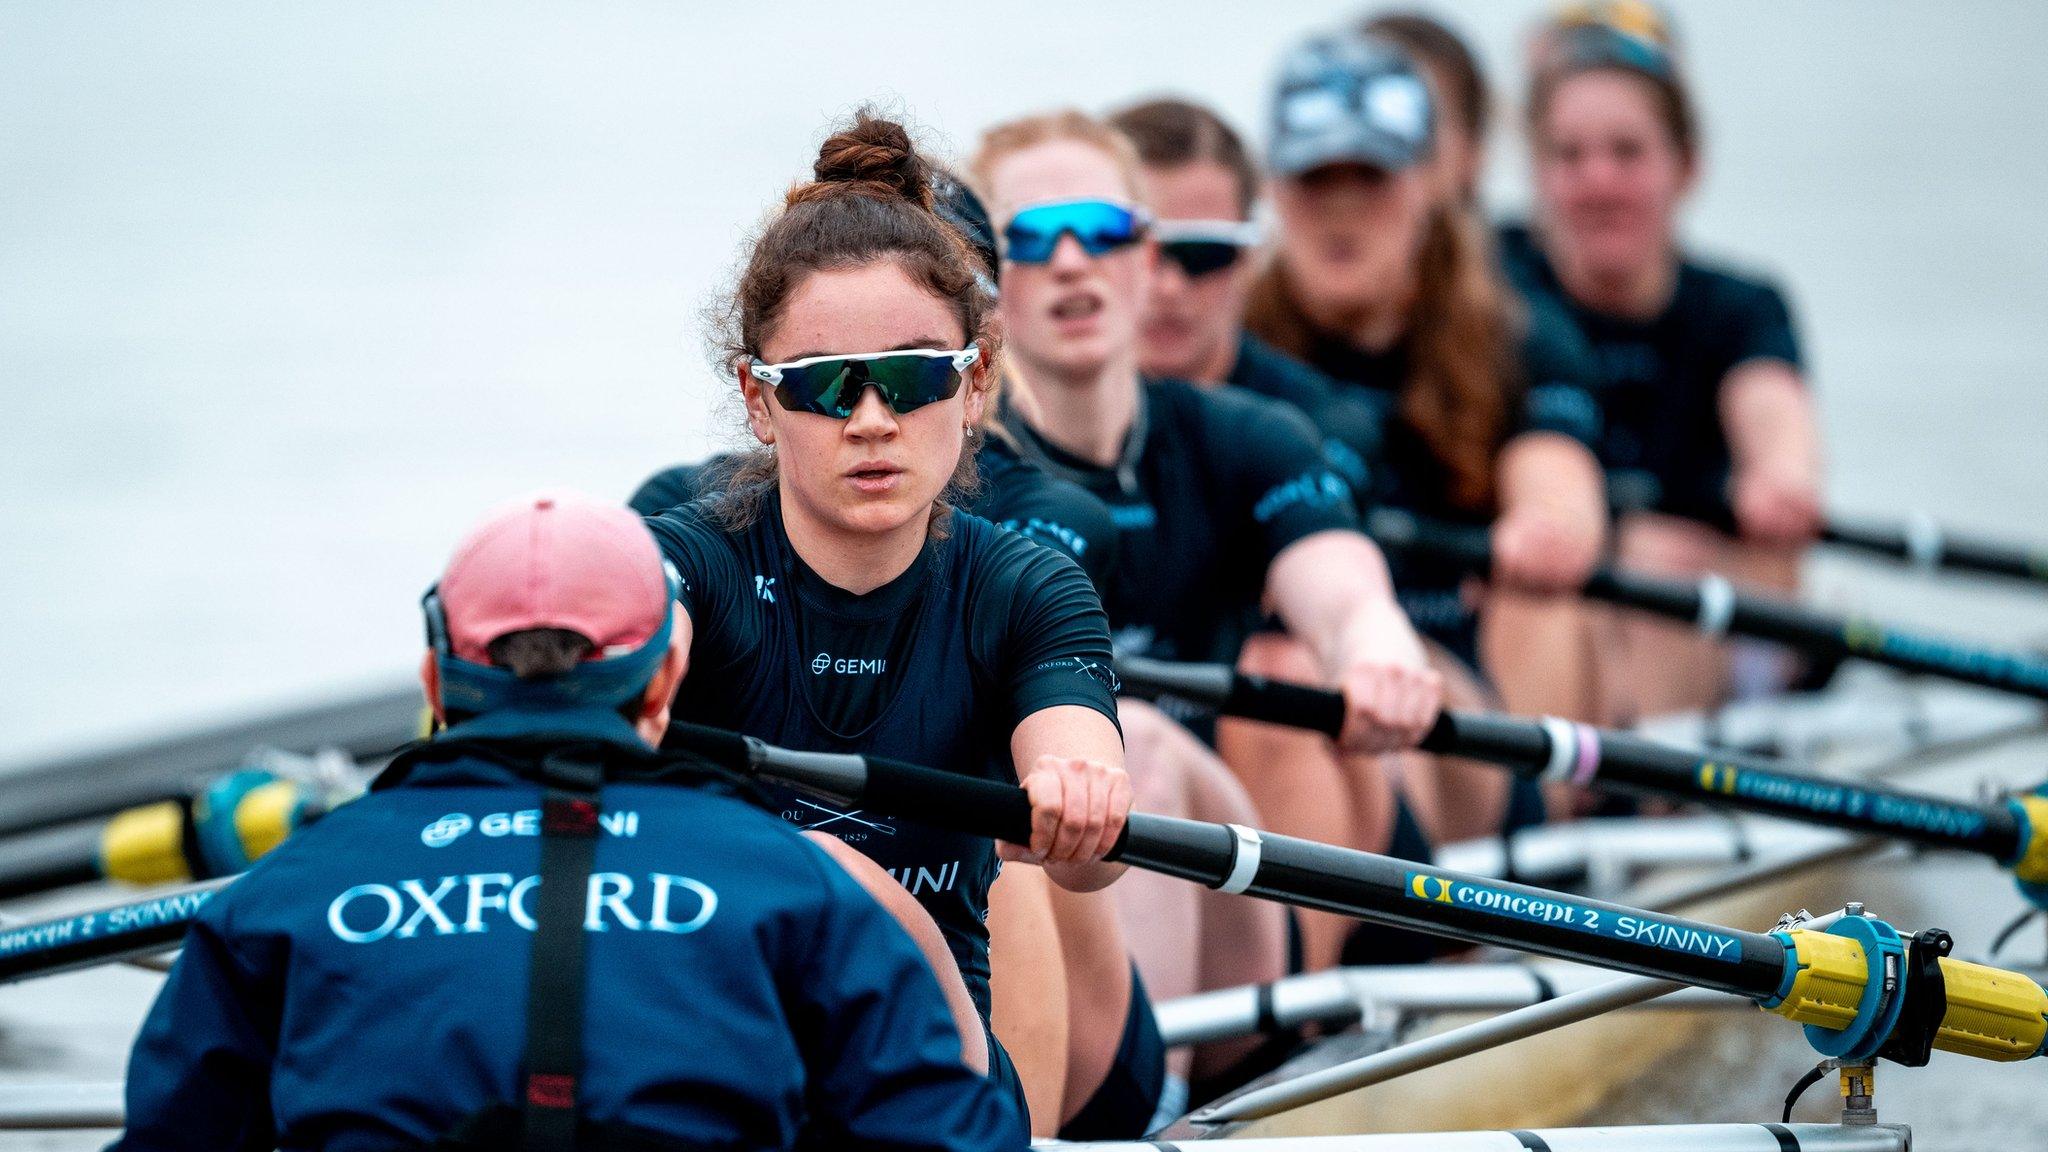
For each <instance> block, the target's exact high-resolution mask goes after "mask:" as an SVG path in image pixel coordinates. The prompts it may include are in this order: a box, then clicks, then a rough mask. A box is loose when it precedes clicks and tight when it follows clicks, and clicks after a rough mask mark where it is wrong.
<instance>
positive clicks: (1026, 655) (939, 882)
mask: <svg viewBox="0 0 2048 1152" xmlns="http://www.w3.org/2000/svg"><path fill="white" fill-rule="evenodd" d="M718 499H720V498H719V497H708V498H705V499H701V500H698V501H696V502H693V503H690V504H684V505H681V506H678V507H674V508H670V509H668V510H667V511H665V512H663V513H662V514H661V515H659V516H656V517H653V518H651V519H650V520H648V521H647V525H648V527H649V528H650V529H651V530H652V531H653V533H654V536H655V539H656V540H657V541H658V542H659V543H660V545H661V549H662V553H663V555H664V556H666V557H667V558H668V559H669V560H670V561H671V562H673V563H674V564H675V565H676V567H677V569H678V570H679V571H680V572H681V574H682V577H683V591H682V601H683V606H684V608H685V610H686V611H687V612H688V613H689V617H690V624H691V629H692V637H691V643H690V668H689V672H688V674H687V676H686V677H685V679H684V682H683V684H682V686H681V688H680V689H679V690H678V692H677V694H676V705H675V715H676V718H677V719H679V720H686V721H694V722H697V723H703V724H711V725H716V726H719V727H724V728H731V729H735V730H737V731H740V732H744V733H747V734H749V735H752V736H757V737H759V738H761V739H763V740H767V741H769V742H771V743H775V744H780V745H784V746H786V747H791V748H802V749H808V750H816V751H827V752H862V753H867V754H872V755H880V756H889V757H893V758H896V759H899V760H905V761H908V762H910V763H913V764H923V765H929V766H931V767H935V768H942V769H946V770H948V771H954V772H960V773H965V774H968V775H973V776H978V777H981V778H984V779H990V780H999V781H1002V782H1004V783H1015V782H1016V780H1017V771H1016V766H1015V764H1014V763H1013V762H1012V760H1011V756H1010V737H1011V734H1012V733H1013V732H1014V731H1015V730H1016V727H1017V725H1018V723H1019V722H1021V721H1022V720H1023V719H1024V718H1025V717H1026V716H1029V715H1031V714H1033V713H1035V712H1038V711H1041V710H1043V709H1046V708H1051V707H1056V706H1059V705H1078V706H1080V707H1084V708H1092V709H1094V710H1095V711H1097V712H1100V713H1101V714H1102V715H1104V716H1107V717H1109V719H1110V721H1111V722H1112V723H1114V722H1115V721H1116V698H1115V683H1116V680H1115V676H1114V674H1113V673H1112V672H1111V670H1110V647H1109V630H1108V625H1107V623H1106V621H1105V620H1104V617H1103V612H1102V605H1101V601H1100V600H1099V598H1098V597H1097V596H1096V593H1095V589H1094V587H1093V586H1092V585H1091V584H1090V583H1089V581H1088V578H1087V576H1085V575H1084V574H1083V573H1082V572H1081V569H1080V568H1079V567H1078V566H1076V565H1075V564H1074V562H1073V561H1072V560H1070V559H1068V558H1067V557H1066V556H1065V555H1062V554H1061V553H1060V552H1058V551H1055V550H1054V549H1052V548H1048V547H1044V546H1042V545H1039V544H1036V543H1033V542H1032V541H1031V540H1028V539H1026V538H1025V537H1024V536H1022V535H1021V534H1019V533H1016V532H1010V531H1006V530H1004V529H1001V528H998V527H996V526H995V525H993V524H991V523H989V522H988V521H986V520H982V519H980V518H978V517H975V516H970V515H968V514H967V513H965V512H961V511H958V510H955V511H952V512H949V513H947V514H946V519H945V522H944V526H945V529H946V531H945V533H944V534H943V535H937V534H935V535H934V536H933V537H932V538H931V539H930V540H928V541H927V542H926V545H925V547H924V549H923V551H922V552H920V553H919V555H918V557H917V559H916V560H915V561H914V562H913V563H912V564H911V566H910V567H909V568H908V569H907V570H905V571H904V572H903V574H902V575H900V576H898V577H896V578H895V579H894V580H891V581H889V582H888V583H887V584H884V585H882V586H881V587H879V588H876V589H874V590H872V591H870V592H867V593H865V594H860V595H856V594H854V593H851V592H848V591H846V590H844V589H841V588H837V587H834V586H833V585H831V584H829V583H827V582H826V581H825V580H824V579H823V578H822V577H820V576H818V575H817V574H816V573H815V572H813V571H811V569H810V567H809V566H808V565H806V564H805V563H804V562H803V560H802V559H801V558H800V557H798V556H797V555H796V552H795V551H794V550H793V549H792V548H791V547H790V545H789V538H788V535H787V534H786V532H785V530H784V528H783V524H782V514H781V508H780V505H779V503H778V502H777V501H776V500H774V499H772V498H770V499H767V500H764V501H763V502H762V511H761V513H760V515H759V517H758V519H756V520H755V522H754V523H753V524H751V525H750V526H748V527H746V528H743V529H738V530H728V529H724V528H721V527H719V526H718V525H717V523H716V521H715V519H714V518H713V514H712V509H713V506H714V502H715V501H716V500H718ZM771 791H772V794H773V795H774V796H775V798H776V800H777V801H778V802H779V804H780V810H781V812H782V814H783V816H784V817H785V818H787V819H789V820H790V821H792V822H793V823H796V824H798V825H801V826H802V827H804V828H806V829H816V830H819V831H825V832H830V833H833V834H834V835H836V836H838V837H839V838H840V839H841V840H844V841H845V842H847V843H848V844H850V845H851V846H853V847H854V848H856V849H858V850H859V851H861V852H862V853H863V854H865V855H867V856H868V857H869V858H871V859H873V860H874V861H875V862H876V863H877V864H879V865H881V866H882V867H883V868H885V869H887V870H888V872H889V874H890V875H891V876H893V877H894V878H895V879H896V880H897V881H898V882H899V883H901V884H902V885H903V887H904V889H905V890H907V891H908V892H909V893H910V894H911V896H912V897H914V898H915V899H916V900H917V902H918V903H919V904H920V905H921V906H923V908H924V909H925V911H926V912H928V913H929V914H930V915H931V917H932V919H933V921H934V922H935V923H936V924H937V925H938V928H939V932H940V935H941V936H942V937H944V939H945V941H946V947H947V949H948V950H949V951H950V952H951V953H952V955H953V959H954V961H955V963H957V964H958V965H959V968H960V975H961V977H962V979H963V980H964V981H965V982H966V985H967V991H968V994H969V996H970V997H971V998H972V999H973V1001H974V1005H975V1008H976V1009H977V1010H978V1011H979V1012H980V1014H981V1017H982V1022H983V1024H984V1026H986V1025H987V1022H988V1015H989V962H988V928H987V925H986V923H985V921H986V918H987V916H988V891H989V886H990V885H991V884H992V883H994V881H995V878H996V871H997V867H998V864H997V859H996V853H995V846H994V844H993V843H992V842H990V841H988V840H985V839H981V838H979V837H974V836H966V835H962V834H959V833H955V832H951V831H947V830H945V829H940V828H934V827H931V826H928V825H924V824H920V823H918V822H916V821H913V820H908V819H897V818H892V817H889V816H886V815H882V814H879V813H874V812H867V811H863V810H860V809H852V810H847V809H842V808H839V807H835V806H832V805H827V804H824V803H821V802H819V801H817V800H814V799H812V798H810V797H807V796H804V795H802V794H800V793H798V792H795V791H793V790H788V789H780V790H771ZM1133 1003H1134V1004H1141V1003H1142V1001H1141V1000H1140V999H1138V997H1137V996H1136V995H1135V991H1134V999H1133ZM1143 1011H1144V1012H1145V1014H1146V1021H1147V1023H1148V1024H1149V1018H1150V1008H1149V1006H1146V1007H1144V1008H1143ZM990 1058H991V1075H992V1076H994V1077H996V1078H998V1079H1004V1080H1006V1081H1007V1083H1008V1085H1009V1086H1010V1087H1011V1089H1012V1090H1013V1091H1017V1092H1020V1093H1021V1087H1020V1086H1019V1085H1017V1084H1016V1081H1015V1071H1014V1069H1013V1068H1011V1067H1010V1065H1009V1061H1008V1058H1007V1056H1006V1055H1005V1054H1004V1053H1002V1051H1001V1047H1000V1045H998V1044H996V1043H995V1042H994V1037H993V1035H992V1034H991V1036H990ZM1159 1059H1160V1058H1159V1057H1158V1056H1157V1055H1156V1054H1155V1055H1154V1057H1153V1059H1152V1061H1151V1062H1152V1063H1153V1064H1157V1063H1158V1061H1159ZM1140 1071H1144V1070H1143V1069H1141V1070H1140ZM1162 1074H1163V1073H1162ZM1150 1085H1151V1089H1152V1091H1153V1096H1152V1099H1151V1100H1150V1101H1149V1102H1145V1101H1140V1102H1138V1104H1137V1105H1135V1107H1138V1108H1139V1109H1140V1110H1143V1111H1145V1112H1146V1114H1147V1116H1149V1111H1150V1108H1151V1106H1152V1105H1153V1104H1156V1103H1157V1095H1156V1092H1157V1086H1156V1085H1157V1082H1156V1078H1155V1079H1153V1080H1152V1081H1150ZM1134 1134H1135V1133H1131V1132H1118V1133H1114V1135H1118V1136H1125V1135H1134Z"/></svg>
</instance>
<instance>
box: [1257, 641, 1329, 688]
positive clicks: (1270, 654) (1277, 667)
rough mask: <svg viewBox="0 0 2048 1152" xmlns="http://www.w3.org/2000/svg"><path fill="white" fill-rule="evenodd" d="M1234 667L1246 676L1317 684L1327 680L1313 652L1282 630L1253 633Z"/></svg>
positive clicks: (1320, 663)
mask: <svg viewBox="0 0 2048 1152" xmlns="http://www.w3.org/2000/svg"><path fill="white" fill-rule="evenodd" d="M1237 668H1238V671H1240V672H1244V673H1247V674H1249V675H1253V676H1264V677H1266V678H1267V679H1269V680H1286V681H1291V682H1293V683H1296V684H1320V683H1322V682H1323V681H1324V680H1326V679H1328V675H1327V674H1326V673H1325V672H1324V671H1323V666H1322V662H1321V661H1320V660H1318V659H1317V658H1316V654H1315V651H1314V650H1313V649H1311V648H1310V647H1309V646H1308V645H1307V644H1306V643H1304V642H1302V641H1300V640H1297V639H1295V638H1294V637H1292V636H1289V635H1287V634H1286V633H1284V632H1255V633H1253V634H1252V635H1251V636H1250V637H1249V638H1247V639H1246V640H1245V642H1244V648H1243V650H1242V651H1240V652H1239V653H1238V657H1237Z"/></svg>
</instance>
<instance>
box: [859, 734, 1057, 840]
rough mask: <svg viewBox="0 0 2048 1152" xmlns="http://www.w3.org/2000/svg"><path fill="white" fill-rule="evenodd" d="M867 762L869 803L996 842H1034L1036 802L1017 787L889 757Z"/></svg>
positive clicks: (873, 758)
mask: <svg viewBox="0 0 2048 1152" xmlns="http://www.w3.org/2000/svg"><path fill="white" fill-rule="evenodd" d="M866 760H867V762H868V787H867V793H866V794H865V795H864V796H862V797H861V800H862V802H863V803H867V804H872V805H873V806H875V807H876V808H879V809H881V810H883V811H885V812H889V813H891V814H893V815H900V816H907V817H909V818H911V819H912V820H920V821H923V822H925V823H927V824H933V825H938V826H941V827H950V828H954V829H957V830H959V831H962V832H968V833H971V834H973V835H976V836H986V837H988V838H989V839H991V840H1007V841H1009V842H1010V843H1012V844H1029V843H1031V797H1030V796H1029V795H1028V794H1026V793H1025V791H1024V789H1022V788H1019V787H1017V786H1016V785H1015V784H1004V783H1001V782H999V781H995V780H983V779H980V778H979V777H975V776H962V775H960V774H959V773H957V772H941V771H939V770H938V769H936V768H925V767H921V766H919V765H916V764H906V763H904V762H903V761H901V760H891V759H889V758H887V757H885V756H869V757H866Z"/></svg>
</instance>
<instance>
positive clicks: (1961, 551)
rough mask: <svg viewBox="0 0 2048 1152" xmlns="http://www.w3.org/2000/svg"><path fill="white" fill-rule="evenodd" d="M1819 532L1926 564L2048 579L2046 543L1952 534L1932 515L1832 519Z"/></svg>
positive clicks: (2043, 581) (1845, 544)
mask: <svg viewBox="0 0 2048 1152" xmlns="http://www.w3.org/2000/svg"><path fill="white" fill-rule="evenodd" d="M1820 538H1821V539H1822V540H1823V541H1825V542H1827V543H1829V544H1839V545H1841V546H1843V547H1845V548H1854V549H1856V550H1857V551H1859V552H1870V553H1875V554H1877V555H1880V556H1889V557H1891V558H1893V559H1895V560H1903V561H1905V562H1907V563H1909V564H1913V565H1916V566H1919V567H1922V568H1935V569H1941V570H1944V571H1949V572H1965V573H1969V574H1971V575H1977V576H2002V577H2005V578H2007V579H2012V580H2026V581H2029V582H2032V583H2036V584H2048V549H2028V548H2022V547H2018V546H2016V545H2011V544H1998V543H1993V542H1991V541H1988V540H1972V539H1968V538H1965V537H1958V536H1952V535H1950V534H1949V533H1947V532H1945V531H1943V530H1942V529H1941V528H1940V527H1938V526H1937V525H1935V524H1934V522H1933V521H1919V520H1916V521H1913V522H1909V523H1907V524H1904V525H1876V524H1857V523H1844V522H1842V521H1839V520H1837V521H1830V522H1829V523H1828V524H1827V525H1826V526H1825V527H1824V528H1822V529H1821V534H1820Z"/></svg>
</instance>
